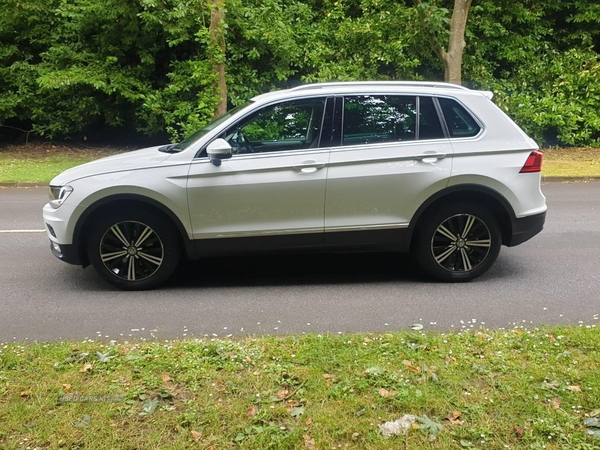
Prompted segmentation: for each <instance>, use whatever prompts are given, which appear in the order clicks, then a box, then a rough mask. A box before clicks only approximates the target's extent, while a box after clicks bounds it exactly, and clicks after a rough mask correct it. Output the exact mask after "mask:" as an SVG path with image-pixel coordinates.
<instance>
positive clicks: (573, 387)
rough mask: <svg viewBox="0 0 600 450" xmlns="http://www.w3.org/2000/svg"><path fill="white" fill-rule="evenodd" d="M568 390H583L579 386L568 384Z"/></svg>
mask: <svg viewBox="0 0 600 450" xmlns="http://www.w3.org/2000/svg"><path fill="white" fill-rule="evenodd" d="M567 391H571V392H581V388H580V387H579V386H573V385H569V386H567Z"/></svg>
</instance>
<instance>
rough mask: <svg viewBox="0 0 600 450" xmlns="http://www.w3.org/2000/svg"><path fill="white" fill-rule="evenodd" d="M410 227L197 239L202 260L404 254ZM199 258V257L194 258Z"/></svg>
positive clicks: (197, 248)
mask: <svg viewBox="0 0 600 450" xmlns="http://www.w3.org/2000/svg"><path fill="white" fill-rule="evenodd" d="M406 236H407V229H406V228H393V229H386V230H364V231H336V232H327V233H311V234H291V235H276V236H252V237H235V238H216V239H196V240H194V241H193V243H194V245H195V248H196V253H197V255H198V257H200V258H202V257H209V256H227V255H239V254H272V253H295V252H323V251H325V252H380V251H386V252H390V251H391V252H396V251H397V252H401V251H402V249H403V247H404V240H405V238H406ZM194 259H195V258H194Z"/></svg>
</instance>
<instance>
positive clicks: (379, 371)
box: [365, 366, 383, 375]
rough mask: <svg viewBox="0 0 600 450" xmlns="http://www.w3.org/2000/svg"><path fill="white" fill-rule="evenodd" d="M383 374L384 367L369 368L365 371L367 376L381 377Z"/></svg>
mask: <svg viewBox="0 0 600 450" xmlns="http://www.w3.org/2000/svg"><path fill="white" fill-rule="evenodd" d="M382 373H383V367H379V366H372V367H367V368H366V369H365V374H367V375H381V374H382Z"/></svg>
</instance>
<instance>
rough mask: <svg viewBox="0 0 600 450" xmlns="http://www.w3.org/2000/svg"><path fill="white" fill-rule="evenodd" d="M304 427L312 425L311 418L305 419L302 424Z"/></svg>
mask: <svg viewBox="0 0 600 450" xmlns="http://www.w3.org/2000/svg"><path fill="white" fill-rule="evenodd" d="M304 423H305V424H306V425H312V418H310V417H309V418H308V419H306V421H305V422H304Z"/></svg>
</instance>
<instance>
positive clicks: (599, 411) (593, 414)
mask: <svg viewBox="0 0 600 450" xmlns="http://www.w3.org/2000/svg"><path fill="white" fill-rule="evenodd" d="M598 416H600V409H594V410H593V411H592V412H591V413H590V417H598Z"/></svg>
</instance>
